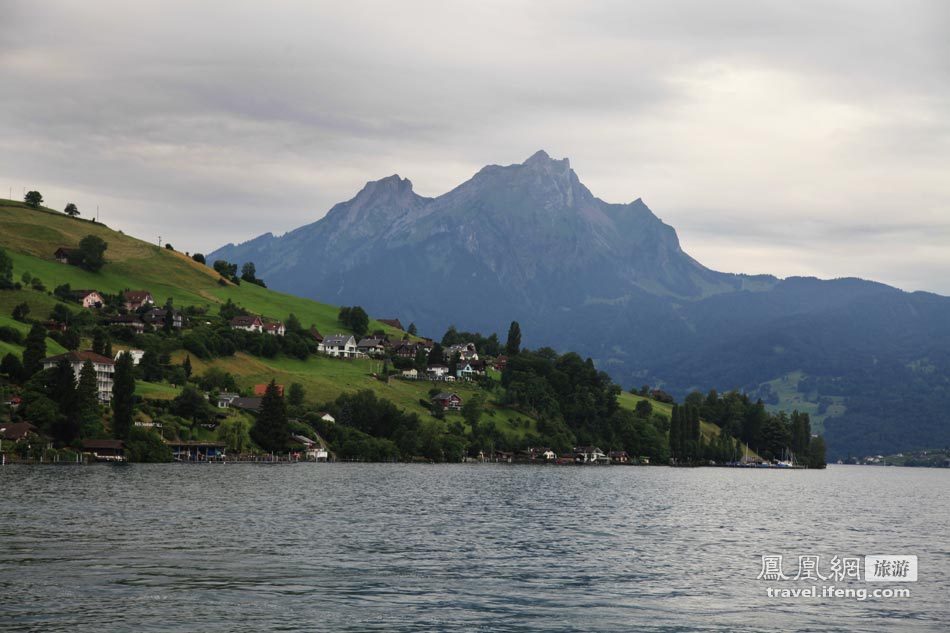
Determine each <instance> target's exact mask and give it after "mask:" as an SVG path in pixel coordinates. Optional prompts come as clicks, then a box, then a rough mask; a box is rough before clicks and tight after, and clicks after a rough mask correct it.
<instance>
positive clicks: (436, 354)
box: [428, 343, 445, 367]
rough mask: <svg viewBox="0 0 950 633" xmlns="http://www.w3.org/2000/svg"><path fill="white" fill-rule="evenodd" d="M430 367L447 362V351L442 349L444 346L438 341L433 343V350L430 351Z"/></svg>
mask: <svg viewBox="0 0 950 633" xmlns="http://www.w3.org/2000/svg"><path fill="white" fill-rule="evenodd" d="M428 360H429V367H431V366H432V365H441V364H442V363H444V362H445V352H443V351H442V346H441V345H439V344H438V343H435V344H433V345H432V350H431V351H430V352H429V359H428Z"/></svg>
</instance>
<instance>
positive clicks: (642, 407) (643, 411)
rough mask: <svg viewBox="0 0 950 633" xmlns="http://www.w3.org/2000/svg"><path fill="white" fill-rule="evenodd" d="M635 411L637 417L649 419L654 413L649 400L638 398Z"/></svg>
mask: <svg viewBox="0 0 950 633" xmlns="http://www.w3.org/2000/svg"><path fill="white" fill-rule="evenodd" d="M633 411H634V413H636V414H637V417H640V418H643V419H647V418H649V417H650V416H651V415H652V414H653V405H652V404H651V403H650V401H649V400H645V399H644V400H637V404H636V406H635V407H634V408H633Z"/></svg>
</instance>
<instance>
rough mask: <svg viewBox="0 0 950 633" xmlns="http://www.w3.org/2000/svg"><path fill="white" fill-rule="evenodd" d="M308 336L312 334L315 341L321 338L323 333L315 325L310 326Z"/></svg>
mask: <svg viewBox="0 0 950 633" xmlns="http://www.w3.org/2000/svg"><path fill="white" fill-rule="evenodd" d="M310 336H312V337H313V338H314V340H317V341H322V340H323V334H320V331H319V330H318V329H317V328H315V327H312V328H310Z"/></svg>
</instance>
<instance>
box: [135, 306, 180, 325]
mask: <svg viewBox="0 0 950 633" xmlns="http://www.w3.org/2000/svg"><path fill="white" fill-rule="evenodd" d="M167 315H168V310H166V309H165V308H152V309H151V310H149V311H148V312H146V313H145V314H143V315H142V320H143V321H145V322H146V323H148V324H149V325H151V326H152V327H156V328H161V327H165V317H166V316H167ZM184 324H185V317H184V316H183V315H182V313H181V311H180V310H175V309H172V327H173V328H175V329H181V327H182V326H184Z"/></svg>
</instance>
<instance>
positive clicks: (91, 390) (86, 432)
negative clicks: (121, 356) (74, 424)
mask: <svg viewBox="0 0 950 633" xmlns="http://www.w3.org/2000/svg"><path fill="white" fill-rule="evenodd" d="M76 412H77V414H78V418H79V435H80V437H91V436H93V435H95V434H96V432H97V431H98V430H99V428H100V426H101V424H100V423H101V421H102V420H101V415H100V413H99V385H98V382H97V379H96V368H95V366H94V365H93V364H92V361H88V360H87V361H86V362H85V363H83V364H82V370H81V371H80V372H79V384H78V385H77V386H76Z"/></svg>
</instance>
